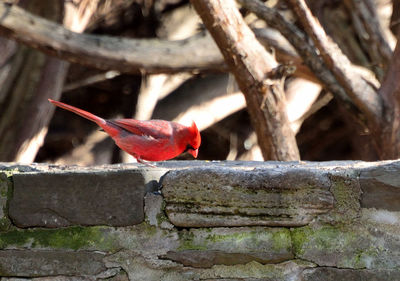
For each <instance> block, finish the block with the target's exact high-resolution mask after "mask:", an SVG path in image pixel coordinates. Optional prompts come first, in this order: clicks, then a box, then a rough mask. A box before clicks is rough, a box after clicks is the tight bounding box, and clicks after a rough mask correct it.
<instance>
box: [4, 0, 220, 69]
mask: <svg viewBox="0 0 400 281" xmlns="http://www.w3.org/2000/svg"><path fill="white" fill-rule="evenodd" d="M0 31H2V32H3V34H4V35H5V36H7V37H12V38H14V39H16V40H17V41H19V42H22V43H24V44H27V45H29V46H31V47H35V48H37V49H39V50H41V51H43V52H46V53H47V54H51V55H55V56H58V57H60V58H63V59H67V60H69V61H71V62H74V63H79V64H83V65H87V66H91V67H95V68H99V69H107V70H110V69H113V70H118V71H120V72H124V73H140V69H144V70H145V71H146V72H148V73H162V72H166V73H172V72H185V71H196V72H198V71H203V70H205V69H207V70H209V69H210V68H211V69H214V70H219V71H221V70H223V69H224V68H225V66H224V65H223V64H221V61H222V58H221V56H220V55H219V57H220V60H219V61H216V60H215V57H216V56H215V54H218V49H217V48H216V47H215V46H214V50H215V52H214V53H212V54H213V55H211V56H210V55H209V53H208V50H209V48H208V47H209V45H210V40H209V38H208V39H206V40H205V37H207V35H204V34H200V35H198V36H196V37H194V38H191V39H190V40H181V41H168V40H156V39H154V40H151V39H149V40H143V39H141V40H134V39H125V38H121V37H110V36H96V35H90V34H78V33H75V32H72V31H70V30H68V29H65V28H63V27H62V26H61V25H59V24H56V23H54V22H51V21H48V20H45V19H43V18H40V17H37V16H34V15H33V14H30V13H28V12H26V11H24V10H23V9H21V8H19V7H17V6H10V5H8V4H5V3H4V2H0ZM205 50H207V51H205ZM182 54H185V56H183V55H182ZM225 69H226V68H225Z"/></svg>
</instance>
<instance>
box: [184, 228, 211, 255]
mask: <svg viewBox="0 0 400 281" xmlns="http://www.w3.org/2000/svg"><path fill="white" fill-rule="evenodd" d="M178 235H179V238H180V239H179V240H180V241H181V244H180V246H179V247H178V250H179V251H184V250H207V248H208V247H207V244H199V243H198V242H195V239H194V238H195V236H194V233H193V232H191V231H180V232H179V233H178Z"/></svg>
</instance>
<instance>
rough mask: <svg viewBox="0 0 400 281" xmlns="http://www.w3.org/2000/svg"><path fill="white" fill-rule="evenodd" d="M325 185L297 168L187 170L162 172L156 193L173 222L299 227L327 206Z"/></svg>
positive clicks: (325, 177) (324, 179) (318, 173)
mask: <svg viewBox="0 0 400 281" xmlns="http://www.w3.org/2000/svg"><path fill="white" fill-rule="evenodd" d="M330 184H331V182H330V179H329V173H328V172H326V171H324V170H318V169H316V170H313V169H306V168H303V167H290V166H284V167H279V168H271V169H261V168H260V169H253V170H246V169H236V168H222V167H214V168H192V169H186V170H174V171H170V172H169V173H167V174H166V175H165V177H164V178H163V180H162V186H163V189H162V193H163V195H164V198H165V201H166V203H167V205H166V208H165V211H166V213H167V215H168V218H169V219H170V221H171V222H172V223H173V224H174V225H176V226H181V227H216V226H247V225H266V226H302V225H306V224H308V223H309V222H310V221H311V220H312V219H314V218H315V217H316V216H317V215H318V214H323V213H327V212H329V210H331V209H333V204H334V198H333V196H332V194H331V192H330V190H329V188H330Z"/></svg>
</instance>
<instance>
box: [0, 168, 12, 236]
mask: <svg viewBox="0 0 400 281" xmlns="http://www.w3.org/2000/svg"><path fill="white" fill-rule="evenodd" d="M11 185H12V184H11V182H10V180H9V179H8V177H7V175H6V173H2V172H0V230H2V231H4V230H7V229H8V228H9V227H10V225H11V222H10V220H9V218H8V216H7V207H8V206H7V201H8V196H10V194H11V189H12V187H11Z"/></svg>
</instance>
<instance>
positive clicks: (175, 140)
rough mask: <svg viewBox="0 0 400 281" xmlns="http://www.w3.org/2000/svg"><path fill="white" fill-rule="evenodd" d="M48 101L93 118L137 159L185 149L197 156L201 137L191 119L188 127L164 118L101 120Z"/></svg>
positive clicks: (170, 155)
mask: <svg viewBox="0 0 400 281" xmlns="http://www.w3.org/2000/svg"><path fill="white" fill-rule="evenodd" d="M49 101H50V102H51V103H53V104H54V105H56V106H58V107H61V108H63V109H66V110H69V111H72V112H74V113H75V114H78V115H80V116H82V117H84V118H86V119H89V120H91V121H93V122H95V123H96V124H97V125H99V126H100V127H101V128H102V129H103V130H104V131H105V132H106V133H108V134H109V135H110V136H111V137H112V138H113V139H114V141H115V143H116V145H118V146H119V147H120V148H121V149H122V150H124V151H126V152H128V153H129V154H131V155H133V156H134V157H135V158H136V159H137V160H138V161H139V162H142V161H141V160H149V161H162V160H168V159H171V158H174V157H176V156H178V155H179V154H181V153H182V152H184V151H185V150H187V151H188V152H189V153H190V154H192V155H193V156H194V157H195V158H196V157H197V153H198V149H199V147H200V143H201V137H200V133H199V131H198V129H197V126H196V124H195V123H194V122H193V124H192V126H191V127H187V126H184V125H181V124H179V123H176V122H170V121H165V120H148V121H140V120H135V119H113V120H105V119H103V118H101V117H98V116H96V115H94V114H92V113H90V112H87V111H84V110H82V109H79V108H76V107H74V106H71V105H68V104H65V103H62V102H59V101H54V100H50V99H49Z"/></svg>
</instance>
